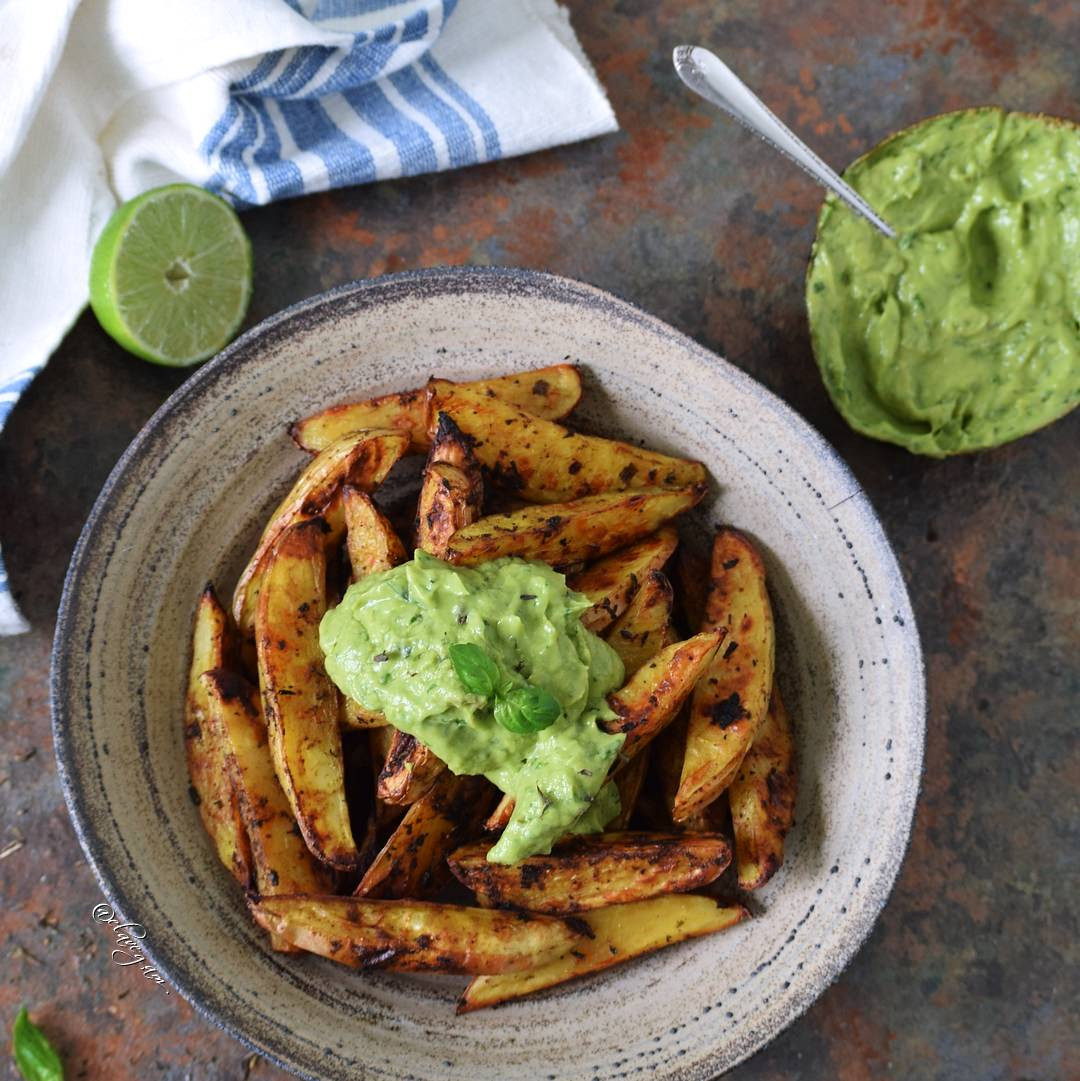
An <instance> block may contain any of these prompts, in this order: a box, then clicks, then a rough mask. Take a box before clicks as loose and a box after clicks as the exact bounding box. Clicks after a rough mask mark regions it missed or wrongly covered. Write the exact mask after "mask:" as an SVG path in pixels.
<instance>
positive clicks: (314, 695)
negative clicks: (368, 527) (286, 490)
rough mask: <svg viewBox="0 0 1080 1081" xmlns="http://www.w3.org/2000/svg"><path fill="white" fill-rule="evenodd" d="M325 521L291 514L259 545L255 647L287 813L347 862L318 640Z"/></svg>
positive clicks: (312, 841)
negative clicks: (263, 553)
mask: <svg viewBox="0 0 1080 1081" xmlns="http://www.w3.org/2000/svg"><path fill="white" fill-rule="evenodd" d="M325 528H326V526H325V523H324V522H323V520H322V519H321V518H311V519H308V520H307V521H303V522H298V523H297V524H295V525H292V526H289V527H288V528H287V529H286V530H285V531H284V532H283V533H282V534H281V535H280V536H279V537H278V540H277V542H276V543H275V544H274V546H273V547H272V548H271V549H270V550H269V552H268V553H267V561H266V568H265V572H264V579H263V584H264V587H265V588H263V590H262V591H261V592H260V595H259V606H258V610H257V613H256V618H255V648H256V651H257V654H258V664H259V686H260V689H261V690H262V697H263V709H264V711H265V714H266V723H267V727H268V729H269V736H270V753H271V755H272V757H273V761H274V768H275V770H276V772H277V776H278V780H279V781H280V782H281V787H282V788H283V789H284V791H285V795H286V797H287V798H288V800H289V806H290V807H291V808H292V812H293V817H294V818H295V819H296V822H297V825H299V827H300V831H301V833H302V834H303V836H304V840H305V841H306V842H307V846H308V848H309V849H310V850H311V852H312V853H313V854H314V855H315V856H316V857H318V858H319V859H320V860H322V861H323V862H324V863H328V864H330V865H331V866H332V867H339V868H342V869H348V868H351V867H354V866H356V863H357V861H358V859H359V853H358V852H357V848H356V844H355V843H354V841H353V836H352V831H351V829H350V826H349V808H348V805H347V803H346V800H345V778H344V769H343V766H342V757H341V733H340V730H339V720H338V690H337V688H336V687H335V686H334V684H333V683H331V682H330V677H329V676H327V674H326V671H325V669H324V668H323V655H322V650H321V649H320V647H319V621H320V620H321V619H322V617H323V615H324V613H325V612H326V551H325V548H324V530H325Z"/></svg>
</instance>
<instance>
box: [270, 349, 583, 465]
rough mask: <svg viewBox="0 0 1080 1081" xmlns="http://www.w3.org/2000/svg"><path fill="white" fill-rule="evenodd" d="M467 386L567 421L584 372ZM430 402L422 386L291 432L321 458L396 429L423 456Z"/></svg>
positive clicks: (327, 412)
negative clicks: (363, 434) (345, 440)
mask: <svg viewBox="0 0 1080 1081" xmlns="http://www.w3.org/2000/svg"><path fill="white" fill-rule="evenodd" d="M449 385H450V386H453V385H454V384H449ZM463 385H465V386H469V387H472V388H473V389H475V390H477V391H478V392H479V393H480V394H482V395H484V396H485V397H488V396H490V397H493V398H497V399H500V400H501V401H504V402H508V403H510V404H512V405H516V406H518V407H519V408H520V409H524V410H525V411H526V412H529V413H531V414H533V416H537V417H545V418H547V419H548V420H560V419H561V418H563V417H565V416H566V415H567V414H568V413H569V412H570V411H571V410H572V409H573V408H574V406H576V405H577V403H578V402H579V401H580V399H581V374H580V373H579V372H578V370H577V368H575V367H574V366H573V365H572V364H556V365H554V366H552V367H550V368H538V369H536V370H535V371H530V372H519V373H517V374H516V375H503V376H499V377H498V378H496V379H481V380H479V381H478V382H475V383H467V384H463ZM429 398H430V391H429V389H428V388H427V387H421V388H420V389H417V390H407V391H405V392H404V393H402V394H385V395H383V396H382V397H381V398H372V399H371V400H370V401H366V402H352V403H349V404H347V405H334V406H331V407H330V408H329V409H324V410H323V411H322V412H320V413H315V414H313V415H312V416H310V417H306V418H304V419H303V420H299V421H297V422H296V423H295V424H293V425H292V427H291V428H290V429H289V432H290V434H291V435H292V437H293V440H294V441H295V442H296V444H297V446H299V447H300V448H301V449H303V450H306V451H310V452H311V453H312V454H316V453H318V452H319V451H321V450H325V449H326V448H327V447H328V446H329V445H330V444H331V443H332V442H333V441H334V440H335V439H340V438H341V436H343V435H347V434H348V433H349V432H355V431H359V430H360V429H362V428H396V429H397V430H398V431H402V432H405V433H406V434H407V435H408V436H409V441H410V444H411V446H410V449H411V450H412V452H413V453H419V452H421V451H425V450H427V448H428V445H429V442H430V439H429V436H428V425H429Z"/></svg>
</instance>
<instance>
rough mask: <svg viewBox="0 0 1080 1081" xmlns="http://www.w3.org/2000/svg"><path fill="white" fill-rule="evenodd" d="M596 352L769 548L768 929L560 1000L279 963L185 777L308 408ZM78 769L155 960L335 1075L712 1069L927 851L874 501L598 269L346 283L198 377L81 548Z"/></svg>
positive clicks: (787, 1002) (703, 944) (904, 669)
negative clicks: (487, 1001)
mask: <svg viewBox="0 0 1080 1081" xmlns="http://www.w3.org/2000/svg"><path fill="white" fill-rule="evenodd" d="M564 359H565V360H571V361H575V362H578V363H580V364H581V365H582V366H583V370H584V373H585V379H586V384H587V386H586V392H585V396H584V400H583V402H582V405H581V407H580V409H579V411H578V413H577V414H576V416H575V423H576V424H577V425H578V426H580V427H581V428H583V429H584V430H587V431H591V432H596V433H599V434H602V435H611V436H620V437H623V438H629V439H632V440H640V441H641V442H644V443H648V444H649V445H650V446H653V447H656V448H659V449H661V450H666V451H671V452H675V453H679V454H682V455H687V456H689V457H693V458H699V459H701V460H702V461H704V462H705V463H706V464H707V466H708V468H709V471H710V474H711V476H712V478H713V484H712V489H711V492H710V496H709V498H708V499H707V500H706V502H705V503H704V504H703V505H702V506H701V507H700V508H699V510H698V512H697V519H696V522H697V526H698V527H699V528H700V530H701V531H702V533H703V534H704V531H705V530H706V529H707V527H708V526H710V525H712V524H716V523H720V522H729V523H733V524H736V525H738V526H739V527H741V528H742V529H744V530H746V531H747V532H748V533H749V534H751V535H752V536H753V537H754V538H756V539H757V541H758V542H759V543H760V545H761V547H762V550H763V552H764V556H765V560H766V563H767V565H768V574H769V586H770V591H771V594H772V597H773V600H774V605H775V608H776V613H777V627H778V650H777V659H778V664H777V669H778V679H779V681H780V684H781V686H782V688H783V691H784V695H785V698H786V699H787V701H788V705H789V709H790V712H791V714H792V716H793V718H794V722H795V725H796V728H797V742H798V754H799V772H800V786H799V798H798V806H797V825H796V826H795V828H794V830H793V832H792V833H791V835H790V837H789V839H788V844H787V854H786V859H785V862H784V866H783V868H782V869H781V870H780V872H779V873H778V874H777V875H776V876H775V878H774V879H773V880H772V881H771V882H770V883H769V884H768V886H767V887H766V888H764V889H763V890H761V891H760V893H759V894H757V895H755V897H754V898H753V900H752V902H751V904H752V909H753V911H754V913H755V918H754V919H752V920H750V921H748V922H745V923H743V924H741V925H739V926H737V927H735V928H733V929H732V930H730V931H727V932H725V933H723V934H720V935H716V936H713V937H710V938H705V939H700V940H697V941H694V942H689V943H684V944H682V945H679V946H676V947H674V948H671V949H668V950H664V951H661V952H660V953H657V954H654V955H652V956H650V957H647V958H644V959H641V960H638V961H635V962H633V963H630V964H627V965H624V966H621V967H617V968H614V969H611V970H609V971H608V972H606V973H603V974H600V975H598V976H594V977H592V978H589V979H587V980H583V981H580V982H578V983H575V984H568V985H565V986H564V987H562V988H560V989H557V990H553V991H550V992H548V993H546V994H544V995H543V996H541V997H538V998H535V999H532V1000H526V1001H522V1002H520V1003H515V1004H511V1005H508V1006H504V1007H502V1008H499V1009H496V1010H488V1011H480V1012H477V1013H474V1014H469V1015H466V1016H464V1017H456V1016H455V1015H454V1002H455V997H456V995H457V992H458V991H459V990H460V987H461V986H462V984H463V981H462V980H452V979H449V978H446V977H443V978H438V979H436V978H423V977H409V976H404V975H395V974H389V973H373V974H363V973H358V972H354V971H351V970H348V969H344V968H340V967H337V966H335V965H334V964H333V963H332V962H329V961H324V960H322V959H320V958H315V957H299V958H298V957H294V956H282V955H278V954H274V953H273V952H271V951H270V950H269V949H268V948H267V945H266V941H265V938H264V936H263V934H262V933H261V932H260V931H258V929H257V928H256V927H255V926H254V925H253V924H252V922H251V920H250V918H249V917H248V914H247V912H246V910H245V908H244V904H243V899H242V897H241V894H240V891H239V889H238V887H237V886H236V885H235V883H234V882H233V881H232V880H231V879H230V878H229V876H228V875H227V874H226V873H225V871H224V870H223V868H222V867H220V866H219V865H218V863H217V862H216V859H215V856H214V853H213V851H212V850H211V846H210V844H209V842H208V840H207V838H206V836H205V835H204V834H203V831H202V828H201V825H200V822H199V818H198V815H197V813H196V810H195V808H194V807H193V805H192V802H191V800H190V799H189V797H188V784H187V777H186V769H185V763H184V751H183V743H182V733H181V702H182V697H183V690H184V683H185V668H186V665H187V663H188V649H189V647H188V641H189V634H190V628H191V620H192V613H193V611H194V606H195V601H196V598H197V597H198V594H199V591H200V589H201V587H202V586H203V584H204V583H205V582H206V580H207V579H211V580H213V581H214V582H216V583H217V584H218V586H219V588H220V589H221V591H222V593H223V594H228V593H229V592H230V591H231V588H232V583H233V581H234V580H235V576H236V574H237V573H238V571H239V569H240V567H241V566H242V563H243V560H244V558H245V556H246V554H247V553H248V552H249V551H250V549H251V548H252V545H253V543H254V541H255V539H256V536H257V534H258V531H259V528H260V524H261V523H262V522H263V521H264V520H265V518H266V516H267V515H268V513H269V512H270V510H271V509H272V507H273V505H274V504H275V503H276V502H277V500H278V499H279V498H280V497H281V495H282V494H283V492H284V491H285V490H286V489H287V488H288V487H289V484H290V482H291V478H292V477H293V476H294V475H295V473H296V472H297V470H298V469H300V467H301V466H302V465H303V463H304V461H305V456H304V455H303V454H302V453H301V452H300V451H299V450H297V449H296V447H295V446H294V445H293V444H292V443H291V441H290V439H289V436H288V434H287V430H286V429H287V425H288V422H289V421H291V420H293V419H295V418H296V417H298V416H301V415H303V414H305V413H308V412H311V411H313V410H316V409H319V408H321V407H323V406H326V405H329V404H331V403H334V402H341V401H347V400H350V399H357V398H363V397H368V396H370V395H373V394H381V393H383V392H386V391H390V390H394V389H404V388H407V387H411V386H415V385H418V384H421V383H422V382H423V381H424V380H425V379H426V378H427V377H428V376H429V375H430V374H432V373H438V374H441V375H444V376H448V377H450V378H469V377H478V376H481V375H492V374H496V373H501V372H506V371H511V370H516V369H522V368H529V367H537V366H542V365H545V364H550V363H553V362H556V361H561V360H564ZM52 693H53V708H54V727H55V741H56V749H57V755H58V759H59V766H60V775H61V778H62V781H63V785H64V790H65V794H66V797H67V800H68V804H69V807H70V809H71V815H72V818H73V819H74V822H75V827H76V829H77V831H78V833H79V838H80V840H81V842H82V845H83V848H84V850H85V852H86V854H87V857H88V858H89V860H90V862H91V864H92V865H93V867H94V870H95V872H96V874H97V876H98V878H99V880H100V882H101V886H102V888H103V890H104V891H105V893H106V895H107V896H108V898H109V900H110V901H111V902H112V903H113V905H114V906H115V907H116V909H117V910H118V911H119V912H121V913H122V914H123V915H124V917H126V918H127V919H128V920H132V921H137V922H138V923H140V924H142V925H143V926H144V927H145V928H146V934H147V937H146V940H145V942H146V952H147V955H148V957H149V958H150V960H151V961H152V962H153V963H154V964H156V965H157V967H158V968H159V969H160V970H161V971H162V972H163V973H164V974H165V975H166V976H167V977H168V979H169V980H170V981H171V982H172V983H173V984H175V986H176V987H177V988H178V989H179V990H180V991H181V992H182V993H183V994H184V995H185V996H186V997H187V998H188V999H189V1000H190V1001H191V1002H192V1003H194V1005H195V1006H196V1007H197V1008H198V1009H200V1010H201V1011H203V1012H204V1013H205V1014H206V1015H207V1016H209V1017H210V1018H212V1019H213V1020H215V1021H217V1022H218V1023H220V1024H221V1025H223V1026H224V1027H225V1028H226V1029H228V1030H229V1031H230V1032H232V1033H234V1034H235V1035H236V1036H238V1037H240V1038H241V1039H242V1040H244V1041H245V1042H247V1043H248V1044H250V1045H251V1046H252V1047H253V1048H255V1049H256V1050H258V1051H259V1052H261V1053H263V1054H265V1055H266V1056H268V1057H269V1058H271V1059H273V1060H275V1061H276V1062H278V1063H280V1064H281V1065H283V1066H284V1067H286V1068H287V1069H290V1070H292V1071H294V1072H295V1073H297V1074H299V1075H301V1076H303V1077H308V1078H334V1079H339V1078H340V1079H344V1078H350V1079H353V1078H424V1079H425V1081H438V1079H450V1078H455V1079H457V1078H460V1077H461V1076H462V1075H463V1073H465V1074H467V1075H468V1076H469V1077H470V1079H471V1081H508V1079H516V1078H521V1079H526V1078H527V1079H530V1081H532V1079H536V1078H549V1079H560V1081H561V1079H582V1081H585V1079H598V1078H625V1077H633V1076H639V1075H644V1074H648V1075H649V1076H650V1077H652V1078H655V1079H660V1078H679V1079H685V1081H689V1079H691V1078H712V1077H715V1076H716V1075H717V1074H719V1073H720V1072H721V1071H723V1070H724V1069H726V1068H728V1067H730V1066H732V1065H734V1064H735V1063H737V1062H739V1061H740V1060H742V1059H744V1058H745V1057H746V1056H748V1055H750V1054H751V1053H752V1052H754V1051H755V1050H756V1049H757V1048H759V1047H761V1046H762V1045H763V1044H764V1043H766V1042H767V1041H768V1040H769V1039H771V1038H772V1037H773V1036H775V1035H776V1034H777V1033H778V1032H779V1031H780V1030H781V1029H783V1028H784V1027H785V1026H786V1025H787V1024H789V1023H790V1022H791V1021H792V1020H793V1019H794V1018H796V1017H797V1016H798V1015H799V1014H800V1013H802V1011H804V1010H805V1009H806V1008H807V1006H809V1005H810V1003H811V1002H812V1001H813V1000H814V999H815V998H816V997H817V996H818V995H819V994H820V993H821V992H822V991H823V990H824V988H825V987H827V986H828V984H829V983H830V981H832V980H833V978H834V977H835V976H836V975H837V973H838V972H839V971H840V970H841V969H842V968H843V967H844V965H845V964H847V962H848V961H849V960H850V959H851V957H852V955H853V954H854V953H855V951H856V950H857V949H858V948H859V946H860V944H861V943H862V942H863V940H864V939H865V938H866V936H867V934H868V932H869V931H870V928H871V926H872V924H873V922H874V920H875V918H876V917H877V915H878V913H879V912H880V911H881V908H882V906H883V905H884V903H885V900H886V898H887V896H888V894H889V890H890V888H891V887H892V884H893V880H894V879H895V877H896V874H897V870H898V868H899V866H900V862H901V860H902V858H903V855H904V851H905V848H906V845H907V839H908V833H909V830H910V827H911V819H912V813H913V809H914V806H915V800H916V795H917V792H918V787H919V777H920V771H921V763H922V753H923V734H924V680H923V667H922V660H921V656H920V651H919V642H918V636H917V633H916V628H915V623H914V619H913V617H912V612H911V606H910V603H909V601H908V596H907V592H906V590H905V587H904V583H903V580H902V578H901V575H900V571H899V569H898V567H897V563H896V559H895V557H894V555H893V553H892V551H891V550H890V548H889V543H888V541H887V540H886V538H885V534H884V533H883V532H882V529H881V525H880V524H879V522H878V520H877V518H876V517H875V515H874V511H873V509H872V508H871V506H870V503H869V502H868V501H867V498H866V496H865V495H864V494H863V493H862V492H861V491H860V489H859V486H858V484H857V483H856V481H855V479H854V478H853V476H852V475H851V473H850V472H849V471H848V469H847V468H846V467H845V466H844V464H843V462H841V461H840V459H839V458H838V457H837V456H836V454H835V452H834V451H833V450H831V449H830V447H829V446H828V445H827V444H826V443H825V442H824V441H823V440H822V439H821V437H820V436H819V435H817V433H816V432H814V431H813V430H812V429H811V428H810V427H809V426H808V425H807V424H806V423H805V422H804V421H803V420H801V419H800V418H799V417H798V416H797V415H796V414H795V413H793V412H792V411H791V410H790V409H789V408H788V407H787V406H785V405H784V404H783V403H782V402H780V401H779V400H778V399H776V398H775V397H773V396H772V395H771V394H770V393H768V392H767V391H766V390H764V389H763V388H762V387H761V386H759V385H758V384H757V383H755V382H754V381H753V380H751V379H750V378H749V377H747V376H746V375H744V374H743V373H742V372H740V371H739V370H738V369H737V368H734V367H732V366H731V365H729V364H727V363H726V362H725V361H723V360H721V359H719V358H718V357H716V356H714V355H713V354H711V353H709V352H707V351H706V350H705V349H702V348H701V347H700V346H698V345H696V344H694V342H692V341H690V340H689V339H688V338H686V337H684V336H683V335H682V334H680V333H678V332H677V331H675V330H673V329H672V328H671V327H669V326H667V325H665V324H664V323H662V322H660V321H659V320H657V319H654V318H652V317H650V316H648V315H646V314H645V313H643V312H642V311H640V310H638V309H637V308H635V307H632V306H631V305H629V304H626V303H624V302H622V301H619V300H617V299H615V298H614V297H612V296H610V295H608V294H606V293H603V292H601V291H600V290H598V289H594V288H591V287H589V286H586V285H581V284H578V283H576V282H572V281H567V280H564V279H560V278H555V277H551V276H549V275H545V274H539V273H533V272H528V271H516V270H489V269H454V270H434V271H422V272H417V273H409V274H401V275H393V276H389V277H386V278H380V279H376V280H373V281H368V282H360V283H356V284H352V285H347V286H344V287H343V288H341V289H338V290H336V291H334V292H332V293H327V294H325V295H323V296H319V297H316V298H314V299H312V300H309V301H306V302H304V303H302V304H299V305H297V306H295V307H293V308H290V309H288V310H287V311H284V312H282V313H281V314H280V315H277V316H275V317H274V318H272V319H269V320H267V321H266V322H265V323H262V324H261V325H260V326H258V327H256V328H255V329H254V330H252V331H250V332H249V333H248V334H246V335H244V337H242V338H241V339H239V340H238V341H237V342H236V343H235V344H234V345H232V346H231V347H230V348H229V349H227V350H226V351H225V352H224V353H222V354H221V356H220V357H218V359H216V360H215V361H213V362H212V363H210V364H208V365H207V366H206V367H205V368H203V369H202V370H200V371H199V372H197V373H196V374H195V375H194V376H193V377H192V378H191V379H190V380H188V382H186V383H185V384H184V385H183V386H182V387H181V388H180V389H179V390H178V391H177V392H176V393H175V394H174V395H173V396H172V398H170V399H169V400H168V401H167V402H166V403H165V405H164V406H162V408H161V409H160V410H159V411H158V412H157V414H156V415H155V416H154V417H153V419H152V420H151V421H150V422H149V424H147V426H146V428H145V429H144V430H143V431H142V432H141V433H140V435H139V436H138V438H137V439H136V440H135V442H134V443H132V445H131V447H130V448H129V449H128V451H127V452H126V453H125V454H124V456H123V458H122V459H121V460H120V462H119V463H118V465H117V466H116V469H115V470H114V471H113V473H112V476H111V477H110V478H109V480H108V483H107V484H106V485H105V488H104V490H103V491H102V493H101V496H100V498H99V499H98V501H97V503H96V505H95V507H94V509H93V512H92V513H91V515H90V519H89V521H88V523H87V525H86V528H85V530H84V531H83V534H82V537H81V539H80V541H79V544H78V547H77V548H76V551H75V555H74V557H73V560H72V564H71V569H70V572H69V574H68V578H67V583H66V586H65V589H64V596H63V601H62V603H61V608H60V616H59V624H58V628H57V635H56V646H55V652H54V659H53V683H52Z"/></svg>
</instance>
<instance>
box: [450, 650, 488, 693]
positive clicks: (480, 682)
mask: <svg viewBox="0 0 1080 1081" xmlns="http://www.w3.org/2000/svg"><path fill="white" fill-rule="evenodd" d="M449 653H450V663H451V664H452V665H453V666H454V671H455V672H456V673H457V678H458V679H459V680H461V684H462V686H463V687H464V688H465V690H467V691H468V692H469V693H470V694H478V695H480V697H481V698H490V697H491V696H492V695H493V694H494V693H495V688H496V687H498V685H499V669H498V668H497V667H496V665H495V662H494V661H493V660H492V659H491V658H490V657H489V656H488V655H487V654H486V653H485V652H484V651H483V650H482V649H481V648H480V647H479V646H478V645H475V644H474V643H472V642H455V643H454V645H452V646H451V647H450V650H449Z"/></svg>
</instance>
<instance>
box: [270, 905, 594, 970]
mask: <svg viewBox="0 0 1080 1081" xmlns="http://www.w3.org/2000/svg"><path fill="white" fill-rule="evenodd" d="M250 907H251V913H252V915H253V916H254V917H255V921H256V923H258V924H259V926H260V927H263V928H264V929H266V930H267V931H270V932H271V933H272V934H276V935H279V936H280V937H281V938H283V939H285V940H286V941H287V942H290V943H292V944H293V945H294V946H299V947H300V948H301V949H304V950H307V951H308V952H309V953H317V954H320V955H321V956H323V957H329V958H330V959H331V960H332V961H339V962H341V964H344V965H349V966H350V967H352V968H388V969H394V970H397V971H409V972H461V973H466V974H470V975H471V974H482V973H503V972H519V971H521V970H522V969H525V968H529V967H530V966H532V965H536V964H543V963H544V962H545V961H548V960H552V959H553V958H555V957H557V956H559V954H561V953H563V952H565V951H567V950H570V949H573V948H574V947H575V946H576V944H577V943H578V941H579V940H580V938H581V934H580V932H579V931H576V930H575V929H574V928H573V927H572V926H571V924H569V923H566V922H565V921H563V920H559V919H555V918H554V917H551V916H537V915H533V914H531V913H525V912H513V913H510V912H500V911H498V910H496V909H484V908H464V907H462V906H460V905H445V904H436V903H435V902H433V901H397V900H391V901H373V900H368V899H366V898H359V897H329V896H325V897H297V896H291V897H284V896H278V897H258V898H253V899H252V901H251V902H250Z"/></svg>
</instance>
